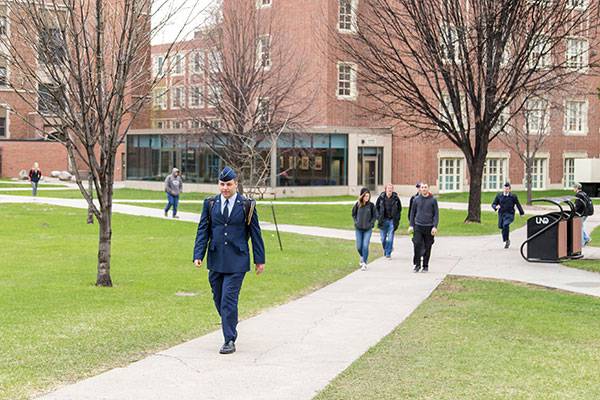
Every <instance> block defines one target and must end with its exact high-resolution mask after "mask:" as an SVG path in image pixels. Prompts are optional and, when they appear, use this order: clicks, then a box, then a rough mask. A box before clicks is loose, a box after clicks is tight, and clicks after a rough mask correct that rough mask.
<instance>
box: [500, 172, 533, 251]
mask: <svg viewBox="0 0 600 400" xmlns="http://www.w3.org/2000/svg"><path fill="white" fill-rule="evenodd" d="M515 206H516V207H517V208H518V209H519V214H520V215H521V216H523V215H524V214H525V212H524V211H523V207H521V203H519V198H518V197H517V195H516V194H514V193H512V192H511V187H510V183H508V182H506V183H505V184H504V191H503V192H502V193H498V194H497V195H496V198H495V199H494V202H493V203H492V208H493V209H494V211H498V229H502V241H503V242H504V248H505V249H508V247H509V246H510V239H509V237H508V236H509V232H510V224H512V223H513V221H514V220H515Z"/></svg>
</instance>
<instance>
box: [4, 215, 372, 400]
mask: <svg viewBox="0 0 600 400" xmlns="http://www.w3.org/2000/svg"><path fill="white" fill-rule="evenodd" d="M85 219H86V217H85V211H84V210H76V209H68V208H61V207H51V206H45V205H12V204H2V205H0V221H2V223H1V224H0V243H1V244H2V245H1V246H0V260H2V263H1V267H0V316H1V317H0V321H1V322H0V338H1V340H0V359H1V360H2V362H1V363H0V399H3V400H5V399H6V400H8V399H11V400H13V399H24V398H29V397H30V396H32V395H34V394H35V393H37V392H39V391H44V390H48V389H51V388H53V387H55V386H57V385H58V384H60V383H64V382H72V381H75V380H78V379H81V378H84V377H86V376H91V375H95V374H98V373H100V372H101V371H104V370H106V369H109V368H113V367H117V366H123V365H126V364H128V363H130V362H132V361H135V360H138V359H140V358H142V357H144V356H145V355H147V354H149V353H153V352H156V351H159V350H161V349H165V348H167V347H170V346H172V345H175V344H177V343H181V342H183V341H186V340H189V339H192V338H195V337H198V336H201V335H203V334H205V333H207V332H209V331H213V330H217V329H219V319H218V316H217V313H216V312H215V310H214V308H213V304H212V296H211V294H210V287H209V285H208V282H207V272H206V271H205V270H199V269H196V268H194V267H193V266H192V261H191V259H192V249H193V242H194V237H195V232H196V225H195V224H192V223H185V222H177V221H172V220H160V219H153V218H142V217H133V216H124V215H119V214H115V216H114V229H113V232H114V236H113V253H112V278H113V282H114V284H115V286H114V287H113V288H98V287H95V286H94V282H95V269H96V254H97V236H98V234H97V225H92V226H90V225H86V224H85ZM264 237H265V243H266V248H267V269H266V272H265V274H264V275H262V276H260V277H257V276H256V275H255V274H250V275H249V276H248V277H247V279H246V281H245V282H244V289H243V290H242V293H241V304H240V316H241V318H248V317H249V316H251V315H253V314H256V313H257V312H259V311H260V310H262V309H264V308H266V307H271V306H274V305H277V304H281V303H285V302H287V301H289V300H291V299H293V298H297V297H299V296H301V295H303V294H306V293H308V292H311V291H314V290H316V289H317V288H320V287H322V286H324V285H326V284H328V283H331V282H333V281H335V280H337V279H339V278H341V277H343V276H345V275H346V274H348V273H350V272H352V271H354V270H355V269H356V267H357V265H356V264H357V261H358V256H357V254H356V250H355V249H354V243H353V242H351V241H340V240H333V239H323V238H311V237H309V236H300V235H292V234H282V239H283V244H284V249H285V252H283V253H282V252H280V251H279V249H278V246H277V239H276V238H275V236H274V234H273V233H272V232H265V234H264ZM380 248H381V246H379V245H373V248H372V249H371V251H372V259H375V258H376V257H379V256H381V249H380ZM177 292H192V293H196V294H197V296H194V297H178V296H176V295H175V294H176V293H177ZM241 339H242V340H243V338H241ZM219 345H220V343H215V351H217V350H218V346H219Z"/></svg>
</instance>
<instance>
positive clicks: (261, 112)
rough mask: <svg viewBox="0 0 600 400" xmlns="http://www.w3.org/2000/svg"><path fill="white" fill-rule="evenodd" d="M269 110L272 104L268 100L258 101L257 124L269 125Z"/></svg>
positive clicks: (261, 99)
mask: <svg viewBox="0 0 600 400" xmlns="http://www.w3.org/2000/svg"><path fill="white" fill-rule="evenodd" d="M269 108H270V102H269V99H267V98H264V97H263V98H260V99H258V102H257V105H256V122H258V123H259V124H263V125H264V124H268V123H269Z"/></svg>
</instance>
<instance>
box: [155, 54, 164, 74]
mask: <svg viewBox="0 0 600 400" xmlns="http://www.w3.org/2000/svg"><path fill="white" fill-rule="evenodd" d="M164 74H165V56H163V55H158V56H155V57H154V75H156V76H163V75H164Z"/></svg>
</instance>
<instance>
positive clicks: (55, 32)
mask: <svg viewBox="0 0 600 400" xmlns="http://www.w3.org/2000/svg"><path fill="white" fill-rule="evenodd" d="M65 48H66V46H65V41H64V36H63V32H62V31H61V30H60V29H57V28H48V29H45V30H44V31H42V32H40V35H39V40H38V60H39V62H40V63H42V64H58V63H59V62H61V61H63V60H64V58H65Z"/></svg>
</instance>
